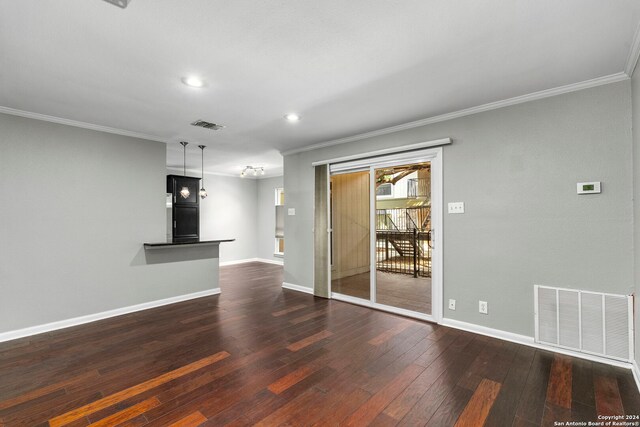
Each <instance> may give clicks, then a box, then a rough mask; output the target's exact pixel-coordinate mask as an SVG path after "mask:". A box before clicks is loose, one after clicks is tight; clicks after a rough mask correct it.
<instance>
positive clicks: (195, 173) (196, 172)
mask: <svg viewBox="0 0 640 427" xmlns="http://www.w3.org/2000/svg"><path fill="white" fill-rule="evenodd" d="M167 171H169V172H176V173H175V175H182V173H183V168H181V167H169V166H167ZM186 172H187V174H188V175H191V176H196V177H198V176H200V175H201V174H202V171H201V170H200V169H193V168H187V171H186ZM204 174H205V175H216V176H227V177H230V178H238V179H254V180H261V179H269V178H278V177H281V176H284V174H283V173H282V172H277V174H276V175H267V174H266V173H265V174H264V175H258V176H253V175H247V176H245V177H244V178H243V177H241V176H240V172H238V173H237V174H235V173H226V172H207V170H205V171H204Z"/></svg>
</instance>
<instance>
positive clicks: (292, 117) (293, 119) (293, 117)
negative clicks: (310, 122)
mask: <svg viewBox="0 0 640 427" xmlns="http://www.w3.org/2000/svg"><path fill="white" fill-rule="evenodd" d="M284 118H285V119H287V120H288V121H290V122H297V121H300V116H299V115H297V114H296V113H289V114H287V115H286V116H284Z"/></svg>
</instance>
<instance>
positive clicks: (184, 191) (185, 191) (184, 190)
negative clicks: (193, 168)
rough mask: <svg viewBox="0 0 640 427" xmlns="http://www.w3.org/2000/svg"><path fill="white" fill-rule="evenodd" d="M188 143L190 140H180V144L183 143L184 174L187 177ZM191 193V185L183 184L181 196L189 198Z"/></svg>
mask: <svg viewBox="0 0 640 427" xmlns="http://www.w3.org/2000/svg"><path fill="white" fill-rule="evenodd" d="M187 144H189V143H188V142H185V141H180V145H182V167H183V169H182V176H184V177H186V176H187ZM190 195H191V192H190V191H189V187H187V186H182V189H181V190H180V196H181V197H182V198H183V199H187V198H189V196H190Z"/></svg>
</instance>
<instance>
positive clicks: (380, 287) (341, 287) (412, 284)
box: [331, 271, 431, 314]
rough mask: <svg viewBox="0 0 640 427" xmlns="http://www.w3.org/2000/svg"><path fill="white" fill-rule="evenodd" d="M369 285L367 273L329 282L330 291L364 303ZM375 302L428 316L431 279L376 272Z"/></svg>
mask: <svg viewBox="0 0 640 427" xmlns="http://www.w3.org/2000/svg"><path fill="white" fill-rule="evenodd" d="M370 281H371V280H370V277H369V272H366V273H360V274H356V275H353V276H347V277H343V278H341V279H333V280H332V281H331V291H332V292H335V293H338V294H343V295H348V296H352V297H356V298H362V299H366V300H368V299H369V298H370V295H371V291H370V283H369V282H370ZM376 302H378V303H380V304H384V305H388V306H391V307H397V308H404V309H405V310H411V311H416V312H418V313H424V314H431V278H430V277H413V276H412V275H410V274H398V273H387V272H384V271H376Z"/></svg>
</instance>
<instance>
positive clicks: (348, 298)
mask: <svg viewBox="0 0 640 427" xmlns="http://www.w3.org/2000/svg"><path fill="white" fill-rule="evenodd" d="M331 299H334V300H336V301H342V302H347V303H349V304H354V305H360V306H363V307H368V308H372V309H374V310H379V311H385V312H387V313H392V314H399V315H400V316H404V317H410V318H412V319H418V320H425V321H427V322H433V323H437V322H436V321H435V319H434V318H433V316H431V315H429V314H424V313H419V312H417V311H411V310H405V309H404V308H398V307H392V306H390V305H384V304H378V303H376V302H371V301H370V300H367V299H363V298H357V297H352V296H349V295H344V294H338V293H335V292H332V293H331Z"/></svg>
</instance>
